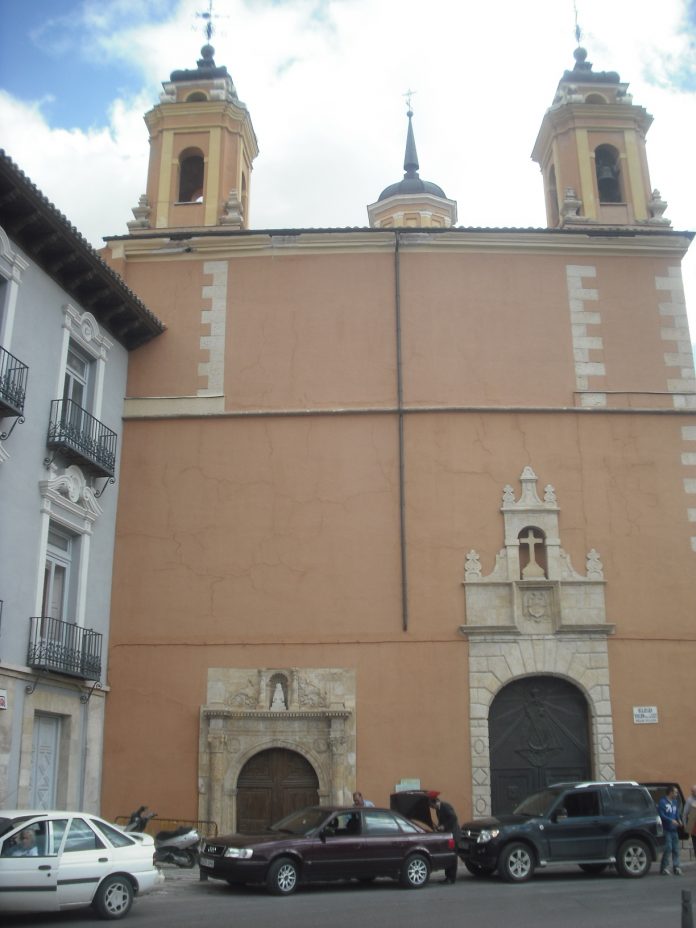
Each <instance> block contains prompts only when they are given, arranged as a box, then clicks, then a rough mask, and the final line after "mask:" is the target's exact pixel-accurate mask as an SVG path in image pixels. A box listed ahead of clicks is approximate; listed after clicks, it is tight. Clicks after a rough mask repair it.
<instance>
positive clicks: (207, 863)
mask: <svg viewBox="0 0 696 928" xmlns="http://www.w3.org/2000/svg"><path fill="white" fill-rule="evenodd" d="M198 863H199V864H200V865H201V867H210V868H211V870H212V869H214V867H215V861H214V860H213V858H212V857H199V858H198Z"/></svg>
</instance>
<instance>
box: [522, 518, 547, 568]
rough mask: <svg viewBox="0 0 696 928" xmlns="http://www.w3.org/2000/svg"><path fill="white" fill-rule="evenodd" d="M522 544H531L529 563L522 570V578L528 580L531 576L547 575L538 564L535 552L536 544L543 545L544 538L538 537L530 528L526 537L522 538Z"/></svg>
mask: <svg viewBox="0 0 696 928" xmlns="http://www.w3.org/2000/svg"><path fill="white" fill-rule="evenodd" d="M520 544H521V545H528V546H529V563H528V564H527V566H526V567H525V568H524V570H523V571H522V579H523V580H528V579H529V578H530V577H542V578H543V577H545V574H544V569H543V567H540V566H539V564H537V560H536V554H535V548H536V546H537V545H543V544H544V540H543V539H542V538H537V537H536V536H535V535H534V532H533V531H532V529H531V528H530V529H529V531H528V532H527V535H526V536H525V537H524V538H520Z"/></svg>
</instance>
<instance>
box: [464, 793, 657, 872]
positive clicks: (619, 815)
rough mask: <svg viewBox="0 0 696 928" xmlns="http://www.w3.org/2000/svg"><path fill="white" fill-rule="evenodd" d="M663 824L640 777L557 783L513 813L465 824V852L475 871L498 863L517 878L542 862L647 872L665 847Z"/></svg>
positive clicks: (491, 868)
mask: <svg viewBox="0 0 696 928" xmlns="http://www.w3.org/2000/svg"><path fill="white" fill-rule="evenodd" d="M663 843H664V838H663V833H662V825H661V823H660V818H659V816H658V815H657V813H656V810H655V803H654V802H653V800H652V798H651V796H650V793H649V792H648V790H647V789H646V788H645V787H644V786H640V785H639V784H638V783H633V782H625V783H557V784H555V785H554V786H548V787H547V788H546V789H545V790H542V791H541V792H540V793H535V794H534V795H532V796H529V797H528V798H527V799H525V800H524V802H522V803H520V805H519V806H517V808H516V809H515V811H514V812H513V813H512V814H510V815H501V816H499V817H498V818H485V819H477V820H476V821H473V822H465V823H464V824H463V825H462V835H461V842H460V846H459V856H460V858H461V859H462V860H463V861H464V864H465V866H466V868H467V870H469V872H470V873H473V874H474V875H475V876H490V875H491V874H493V873H494V872H495V871H496V870H497V871H498V873H499V874H500V876H501V877H502V878H503V879H504V880H507V882H509V883H522V882H524V881H525V880H528V879H529V878H530V877H531V876H532V874H533V873H534V869H535V868H536V867H546V866H547V865H548V864H555V863H563V864H568V863H574V864H579V865H580V868H581V869H582V870H585V871H586V872H587V873H601V872H602V871H603V870H605V869H606V867H607V866H608V865H609V864H614V865H615V867H616V869H617V870H618V872H619V873H620V875H621V876H626V877H641V876H645V874H646V873H647V872H648V870H649V869H650V866H651V864H652V862H653V861H654V860H656V858H657V854H658V853H659V852H660V851H661V850H662V845H663Z"/></svg>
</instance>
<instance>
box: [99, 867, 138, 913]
mask: <svg viewBox="0 0 696 928" xmlns="http://www.w3.org/2000/svg"><path fill="white" fill-rule="evenodd" d="M93 905H94V907H95V909H96V910H97V912H98V913H99V914H100V915H101V917H102V918H109V919H116V918H123V916H124V915H128V913H129V912H130V907H131V906H132V905H133V884H132V883H131V881H130V880H129V879H128V877H127V876H116V875H114V876H107V878H106V879H105V880H104V881H103V882H102V883H101V885H100V886H99V889H98V890H97V892H96V894H95V896H94V901H93Z"/></svg>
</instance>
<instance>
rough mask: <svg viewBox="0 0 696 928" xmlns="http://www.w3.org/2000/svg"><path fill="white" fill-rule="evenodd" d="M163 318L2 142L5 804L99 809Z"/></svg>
mask: <svg viewBox="0 0 696 928" xmlns="http://www.w3.org/2000/svg"><path fill="white" fill-rule="evenodd" d="M162 330H163V325H162V324H161V323H160V322H159V321H158V320H157V319H156V318H155V316H153V315H152V314H151V313H150V312H149V311H148V310H147V308H146V307H145V306H144V305H143V303H141V301H140V300H139V299H138V298H137V297H136V296H135V295H134V294H133V293H132V292H131V291H130V290H129V289H128V288H127V287H126V286H125V284H124V283H123V282H122V281H121V279H120V278H119V277H118V276H117V275H116V274H115V273H114V272H113V271H112V270H111V269H109V268H108V267H107V266H106V265H105V264H104V263H103V261H102V260H101V258H100V257H99V256H98V255H97V253H96V252H95V251H94V250H93V249H92V248H91V247H90V246H89V245H88V243H87V242H86V241H85V239H83V238H82V236H81V235H80V234H79V233H78V232H77V230H76V229H75V228H74V227H73V226H71V225H70V223H69V222H68V221H67V220H66V218H65V217H64V216H63V215H62V214H61V213H60V212H58V210H57V209H56V208H55V207H54V206H53V205H52V204H51V203H50V202H49V201H48V200H47V199H46V198H45V197H44V196H43V195H42V194H41V192H40V191H39V190H38V189H37V188H36V187H35V186H34V185H33V184H32V183H31V182H30V181H29V180H28V178H27V177H25V175H24V174H23V173H22V172H21V171H20V170H19V169H18V168H17V166H16V165H15V164H14V163H13V162H12V161H11V160H10V159H9V158H8V157H7V156H6V155H5V153H4V152H0V601H1V602H0V609H1V612H0V807H6V808H7V807H15V808H16V807H25V806H30V807H35V808H51V807H54V808H55V807H57V806H58V807H79V808H83V809H88V810H96V809H97V808H98V806H99V792H100V779H101V754H102V727H103V714H104V698H103V694H104V689H105V681H106V666H105V664H106V656H107V642H108V634H109V608H110V606H109V602H110V596H111V573H112V560H113V545H114V531H115V523H116V504H117V498H118V489H119V487H118V468H119V451H120V446H119V445H120V436H119V432H120V428H121V414H122V406H123V398H124V393H125V384H126V372H127V366H128V355H129V352H130V351H132V350H134V349H136V348H138V347H139V346H141V345H143V344H144V343H146V342H147V341H149V340H150V339H152V338H154V337H155V336H156V335H158V334H159V333H160V332H161V331H162Z"/></svg>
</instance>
